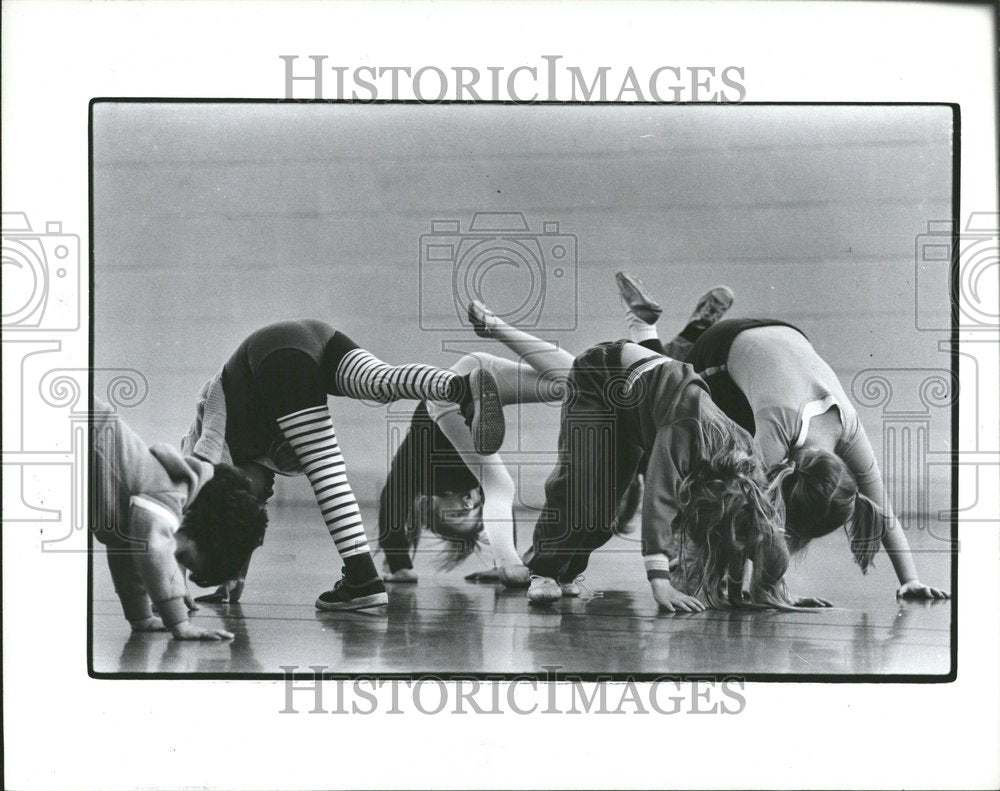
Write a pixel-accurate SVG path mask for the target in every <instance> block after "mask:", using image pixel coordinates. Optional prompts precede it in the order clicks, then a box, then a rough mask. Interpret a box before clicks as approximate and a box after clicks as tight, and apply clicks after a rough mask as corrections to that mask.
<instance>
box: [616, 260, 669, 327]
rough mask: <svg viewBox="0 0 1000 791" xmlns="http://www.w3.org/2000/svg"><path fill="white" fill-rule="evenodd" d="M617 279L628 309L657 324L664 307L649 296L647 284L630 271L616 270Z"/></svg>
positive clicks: (620, 292)
mask: <svg viewBox="0 0 1000 791" xmlns="http://www.w3.org/2000/svg"><path fill="white" fill-rule="evenodd" d="M615 281H616V282H617V283H618V293H619V294H621V295H622V299H624V300H625V304H626V305H628V309H629V310H631V311H632V313H634V314H635V315H636V316H637V317H638V318H640V319H642V320H643V321H644V322H646V323H647V324H656V321H657V319H659V318H660V314H661V313H663V308H662V307H660V303H659V302H657V301H656V300H655V299H653V298H652V297H651V296H649V292H648V291H646V284H645V283H643V282H642V281H641V280H640V279H639V278H637V277H636V276H635V275H630V274H629V273H628V272H615Z"/></svg>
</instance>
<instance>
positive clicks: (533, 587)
mask: <svg viewBox="0 0 1000 791" xmlns="http://www.w3.org/2000/svg"><path fill="white" fill-rule="evenodd" d="M562 597H563V590H562V586H561V585H560V584H559V583H558V582H556V581H555V580H554V579H552V577H540V576H538V575H537V574H532V575H531V584H530V585H529V586H528V601H529V602H530V603H531V604H551V603H552V602H554V601H559V599H561V598H562Z"/></svg>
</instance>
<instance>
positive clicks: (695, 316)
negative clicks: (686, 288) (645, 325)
mask: <svg viewBox="0 0 1000 791" xmlns="http://www.w3.org/2000/svg"><path fill="white" fill-rule="evenodd" d="M734 299H736V297H735V295H734V294H733V290H732V289H731V288H730V287H729V286H716V287H715V288H713V289H712V290H711V291H706V292H705V293H704V294H702V295H701V298H700V299H699V300H698V304H697V306H695V309H694V313H692V314H691V318H690V319H688V324H698V325H699V326H702V327H705V328H708V327H711V326H712V325H713V324H715V323H717V322H718V321H719V319H721V318H722V316H723V315H724V314H725V312H726V311H727V310H729V309H730V308H731V307H732V306H733V300H734ZM633 312H635V311H633Z"/></svg>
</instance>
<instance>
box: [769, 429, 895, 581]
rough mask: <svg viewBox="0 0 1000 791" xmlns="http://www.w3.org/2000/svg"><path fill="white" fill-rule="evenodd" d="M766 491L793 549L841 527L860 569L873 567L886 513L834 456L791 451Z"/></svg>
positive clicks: (837, 457) (772, 474)
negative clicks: (776, 509)
mask: <svg viewBox="0 0 1000 791" xmlns="http://www.w3.org/2000/svg"><path fill="white" fill-rule="evenodd" d="M768 493H769V495H770V497H771V499H772V501H773V502H774V503H775V505H776V507H777V508H778V511H779V513H780V514H781V517H782V520H783V521H784V525H785V532H786V536H787V539H788V547H789V549H790V550H791V551H792V552H793V553H795V552H799V551H801V550H802V549H804V548H805V546H806V545H807V544H808V543H809V542H810V541H812V540H813V539H814V538H820V537H822V536H825V535H828V534H830V533H832V532H833V531H834V530H837V529H838V528H840V527H844V528H845V529H846V531H847V535H848V538H849V540H850V544H851V553H852V554H853V555H854V562H855V563H857V564H858V566H860V568H861V571H862V573H867V572H868V569H869V568H871V567H872V565H873V562H874V558H875V554H876V553H877V552H878V549H879V546H880V545H881V543H882V535H883V533H884V531H885V529H886V527H887V524H886V522H887V518H886V515H885V514H884V513H883V512H882V510H881V509H880V508H879V507H878V506H877V505H876V504H875V503H874V502H872V501H871V500H870V499H868V498H867V497H865V496H864V495H863V494H861V493H860V492H859V491H858V484H857V481H856V480H855V479H854V475H852V474H851V471H850V469H849V468H848V466H847V464H846V463H845V462H844V460H843V459H841V458H840V457H839V456H838V455H836V454H835V453H831V452H829V451H825V450H818V449H815V448H799V449H797V450H794V451H793V452H792V453H791V455H790V456H789V458H788V460H787V461H786V462H785V463H784V464H781V465H779V466H778V467H776V468H775V469H774V470H772V472H771V479H770V484H769V486H768Z"/></svg>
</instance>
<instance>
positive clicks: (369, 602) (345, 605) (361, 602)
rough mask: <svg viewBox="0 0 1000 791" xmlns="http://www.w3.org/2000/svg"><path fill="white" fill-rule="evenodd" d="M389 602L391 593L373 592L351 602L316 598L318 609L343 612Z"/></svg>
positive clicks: (382, 605) (379, 605)
mask: <svg viewBox="0 0 1000 791" xmlns="http://www.w3.org/2000/svg"><path fill="white" fill-rule="evenodd" d="M388 603H389V594H387V593H373V594H371V595H370V596H361V597H360V598H357V599H352V600H351V601H349V602H327V601H323V600H322V599H316V609H317V610H326V611H327V612H342V611H344V610H367V609H369V608H370V607H384V606H385V605H387V604H388Z"/></svg>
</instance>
